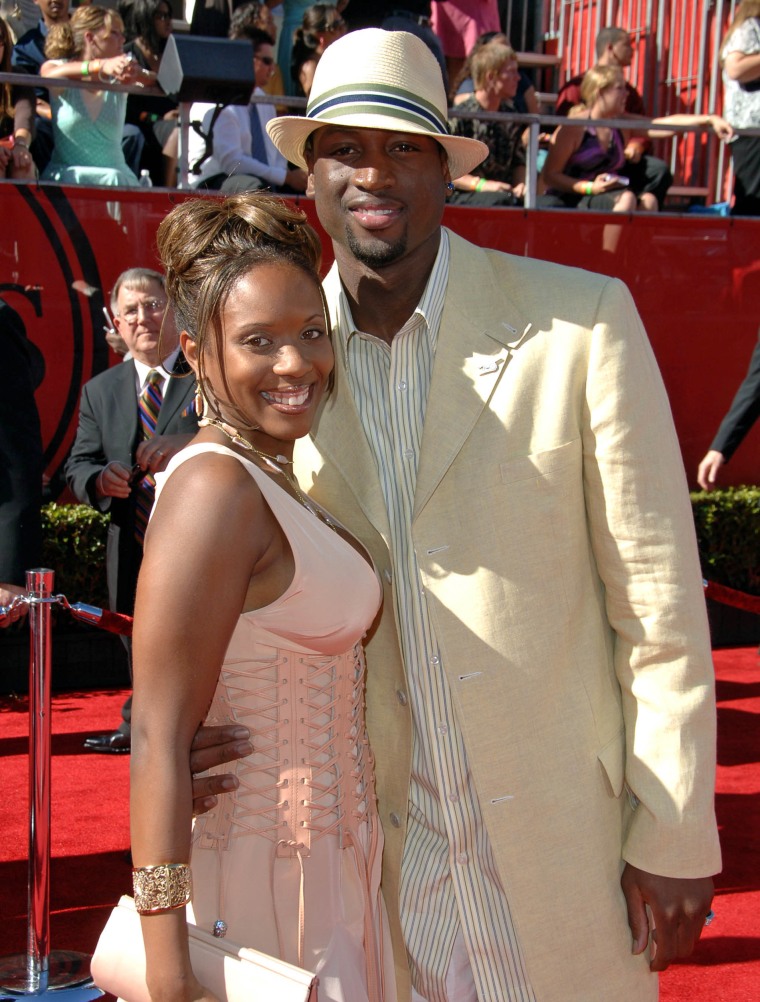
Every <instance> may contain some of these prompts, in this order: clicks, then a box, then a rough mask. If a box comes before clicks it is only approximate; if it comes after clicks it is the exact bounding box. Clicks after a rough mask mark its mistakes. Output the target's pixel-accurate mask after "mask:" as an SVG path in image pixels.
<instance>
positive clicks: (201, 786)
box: [190, 724, 253, 814]
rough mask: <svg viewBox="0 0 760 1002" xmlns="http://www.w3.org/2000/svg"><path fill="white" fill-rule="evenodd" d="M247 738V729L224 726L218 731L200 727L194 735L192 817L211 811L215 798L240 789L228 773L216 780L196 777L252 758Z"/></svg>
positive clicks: (215, 728) (236, 725)
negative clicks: (200, 773) (220, 794)
mask: <svg viewBox="0 0 760 1002" xmlns="http://www.w3.org/2000/svg"><path fill="white" fill-rule="evenodd" d="M250 738H251V735H250V732H249V731H248V728H247V727H242V726H241V725H240V724H225V725H223V726H221V727H206V726H203V725H201V726H200V727H199V728H198V730H197V731H196V732H195V737H194V738H193V743H192V745H191V747H190V771H191V772H192V774H193V813H194V814H205V812H206V811H210V810H211V808H212V807H214V805H215V804H216V802H217V794H219V793H227V792H229V791H230V790H236V789H237V788H238V786H239V785H240V783H239V781H238V779H237V777H236V776H233V775H232V774H231V773H223V774H219V775H215V776H198V775H196V773H199V772H205V771H206V770H207V769H211V768H212V767H213V766H215V765H222V764H223V763H224V762H234V761H235V760H236V759H239V758H245V756H246V755H251V754H252V752H253V745H252V744H251V740H250Z"/></svg>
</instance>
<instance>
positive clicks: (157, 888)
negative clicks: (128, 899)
mask: <svg viewBox="0 0 760 1002" xmlns="http://www.w3.org/2000/svg"><path fill="white" fill-rule="evenodd" d="M132 887H133V890H134V895H135V908H136V909H137V911H138V912H139V913H140V915H150V914H152V913H153V912H163V911H171V910H172V909H174V908H184V906H185V905H186V904H187V903H188V901H189V900H190V895H191V892H192V887H193V881H192V874H191V872H190V867H189V866H188V864H187V863H160V864H159V865H158V866H136V867H135V868H134V870H132Z"/></svg>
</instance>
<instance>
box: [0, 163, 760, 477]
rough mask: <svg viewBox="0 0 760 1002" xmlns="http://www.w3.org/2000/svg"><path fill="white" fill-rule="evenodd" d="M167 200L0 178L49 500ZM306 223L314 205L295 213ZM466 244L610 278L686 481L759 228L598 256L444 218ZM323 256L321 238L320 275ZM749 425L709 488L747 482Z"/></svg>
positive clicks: (717, 414) (636, 232) (751, 462)
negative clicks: (655, 382) (669, 411)
mask: <svg viewBox="0 0 760 1002" xmlns="http://www.w3.org/2000/svg"><path fill="white" fill-rule="evenodd" d="M184 197H187V196H186V195H185V194H183V193H180V192H174V193H170V192H166V191H151V190H147V191H146V190H142V189H135V190H130V191H123V190H118V189H92V188H87V189H85V188H82V189H78V188H60V187H58V186H53V185H41V186H39V187H37V186H34V185H23V184H19V185H16V184H13V183H10V182H0V219H1V220H2V234H3V236H2V241H1V242H0V294H1V295H2V296H3V297H4V298H5V299H6V300H7V302H8V303H9V304H10V305H11V306H13V307H14V308H15V309H16V310H17V311H18V312H19V313H20V314H21V316H22V317H23V319H24V322H25V324H26V328H27V331H28V334H29V337H30V338H31V340H32V341H34V342H35V343H36V344H37V346H38V347H39V348H40V349H41V350H42V352H43V355H44V357H45V363H46V373H45V378H44V380H43V382H42V385H41V386H40V388H39V390H38V392H37V402H38V406H39V410H40V415H41V419H42V429H43V438H44V444H45V458H46V470H47V475H48V476H49V477H50V478H51V480H52V492H53V493H54V494H55V493H57V492H58V490H59V489H60V473H61V468H62V464H63V462H64V460H65V457H66V453H67V451H68V449H69V448H70V446H71V443H72V441H73V438H74V434H75V432H76V422H77V406H78V397H79V391H80V388H81V386H82V384H83V383H84V382H85V381H86V380H87V379H89V378H91V377H92V376H93V375H95V374H96V373H98V372H100V371H102V370H103V369H104V368H105V367H107V366H108V365H111V364H116V363H117V362H118V358H117V356H115V355H113V354H112V353H111V352H110V351H109V350H108V348H107V346H106V343H105V340H104V338H103V325H104V317H103V314H102V307H103V305H104V304H107V303H108V300H109V297H110V290H111V286H112V284H113V282H114V280H115V278H116V277H117V275H118V274H119V273H120V272H121V271H123V270H124V269H125V268H128V267H133V266H136V265H139V266H145V267H154V268H157V267H158V261H157V258H156V251H155V232H156V228H157V226H158V223H159V222H160V220H161V219H162V218H163V216H164V215H165V214H166V213H167V212H168V211H169V210H170V208H171V207H172V205H174V204H176V202H177V201H179V200H181V199H182V198H184ZM300 204H301V205H302V206H303V208H304V209H305V210H306V212H307V213H308V214H309V216H310V218H311V219H312V221H313V222H314V223H315V225H318V222H317V219H316V213H315V211H314V205H313V203H312V202H310V201H308V200H306V199H303V200H301V203H300ZM445 221H446V223H447V225H449V226H450V227H451V228H452V229H454V230H456V231H457V232H458V233H461V234H462V235H463V236H465V237H467V238H468V239H470V240H472V241H473V242H475V243H478V244H481V245H482V246H486V247H494V248H498V249H499V250H504V251H508V252H510V253H513V254H518V255H525V256H531V257H537V258H543V259H545V260H549V261H556V262H559V263H561V264H572V265H577V266H579V267H582V268H588V269H590V270H593V271H600V272H603V273H605V274H609V275H615V276H618V277H619V278H621V279H623V281H625V282H626V284H627V285H628V286H629V288H630V289H631V292H632V294H633V297H634V299H635V301H636V304H637V306H638V308H639V311H640V313H641V315H642V317H643V319H644V323H645V326H646V328H647V330H648V332H649V336H650V338H651V341H652V345H653V347H654V351H655V354H656V356H657V359H658V361H659V364H660V367H661V369H662V373H663V377H664V379H665V384H666V386H667V389H668V393H669V395H670V400H671V405H672V408H673V415H674V418H675V423H676V428H677V431H678V435H679V439H680V442H681V448H682V452H683V456H684V462H685V464H686V470H687V474H688V477H689V482H690V483H691V484H692V485H694V484H695V473H696V466H697V463H698V462H699V459H700V458H701V457H702V455H703V454H704V452H705V451H706V450H707V448H708V446H709V444H710V442H711V440H712V437H713V434H714V432H715V430H716V429H717V426H718V423H719V422H720V419H721V418H722V416H723V414H724V413H725V411H726V410H727V408H728V405H729V403H730V402H731V399H732V397H733V394H734V392H735V390H736V388H737V387H738V385H739V383H740V382H741V380H742V378H743V377H744V373H745V372H746V368H747V364H748V362H749V357H750V354H751V352H752V349H753V347H754V343H755V339H756V338H757V336H758V326H759V325H760V222H758V221H755V220H752V219H727V218H720V217H710V216H697V215H684V216H676V215H668V214H665V215H654V214H653V215H650V214H647V213H641V214H639V215H637V216H633V217H623V218H622V219H620V217H616V224H619V225H620V226H621V235H620V240H619V243H618V248H617V252H616V253H615V254H614V255H611V254H608V253H605V252H604V251H602V249H601V247H602V232H603V229H604V227H605V226H609V225H610V216H605V215H602V214H598V213H581V212H572V211H551V212H549V211H545V212H540V211H533V212H527V211H523V210H520V209H480V210H477V209H464V208H450V209H447V212H446V219H445ZM331 259H332V253H331V250H330V247H329V242H327V241H325V266H326V267H327V266H328V265H329V263H330V261H331ZM759 461H760V427H758V428H756V429H753V431H752V432H751V433H750V435H749V436H748V439H747V441H746V442H745V443H744V445H743V446H742V447H741V449H740V450H739V452H738V453H737V454H736V456H735V457H734V459H733V460H732V462H731V463H730V464H729V465H728V466H727V467H726V468H725V471H724V475H723V477H722V480H721V484H722V485H728V484H730V483H756V482H760V478H758V476H757V471H758V468H759V466H758V464H759Z"/></svg>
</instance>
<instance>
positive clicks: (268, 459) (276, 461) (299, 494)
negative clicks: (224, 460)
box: [198, 418, 338, 532]
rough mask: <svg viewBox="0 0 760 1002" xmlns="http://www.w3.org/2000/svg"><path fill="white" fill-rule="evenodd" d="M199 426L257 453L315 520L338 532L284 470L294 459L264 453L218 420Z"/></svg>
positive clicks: (293, 475)
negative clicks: (283, 479) (283, 480)
mask: <svg viewBox="0 0 760 1002" xmlns="http://www.w3.org/2000/svg"><path fill="white" fill-rule="evenodd" d="M198 426H199V427H201V428H208V427H211V428H217V429H218V430H219V431H220V432H221V433H222V434H223V435H226V436H227V438H228V439H229V440H230V441H231V442H232V443H233V445H238V446H240V448H241V449H245V450H246V452H253V453H255V454H256V455H257V456H258V457H259V458H260V459H261V460H263V462H264V466H265V467H266V469H267V470H269V471H270V472H271V473H277V474H278V475H279V476H282V477H284V478H285V479H286V480H287V482H288V483H289V484H290V486H291V487H292V488H293V492H294V493H295V495H296V500H297V501H298V502H299V503H300V504H301V505H303V507H304V508H305V509H306V510H307V511H309V512H311V514H312V515H314V517H315V518H318V519H319V520H320V522H324V523H325V525H327V526H329V527H330V528H331V529H333V530H334V531H335V532H337V531H338V523H337V522H335V521H333V519H332V518H331V517H330V516H329V515H328V513H327V512H326V511H325V510H324V508H322V507H321V506H320V505H318V504H317V503H316V502H315V501H312V500H311V498H310V497H309V496H308V495H306V494H304V492H303V491H302V490H301V488H300V487H299V486H298V481H297V480H296V477H295V474H294V473H293V472H292V471H290V470H286V469H285V468H284V467H285V466H286V465H292V463H293V460H292V459H288V457H287V456H283V455H282V454H281V453H278V454H277V455H276V456H270V455H269V453H268V452H262V451H261V449H257V448H256V446H255V445H254V444H253V442H251V440H250V439H248V438H246V437H245V436H244V435H243V434H241V432H239V431H238V430H237V428H233V426H232V425H231V424H227V423H226V422H225V421H221V420H219V419H218V418H202V419H201V420H200V421H199V422H198Z"/></svg>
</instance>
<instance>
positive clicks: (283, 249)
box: [156, 192, 329, 416]
mask: <svg viewBox="0 0 760 1002" xmlns="http://www.w3.org/2000/svg"><path fill="white" fill-rule="evenodd" d="M156 240H157V244H158V253H159V256H160V258H161V262H162V264H163V267H164V273H165V275H166V291H167V294H168V296H169V300H170V303H171V306H172V307H173V309H174V316H175V321H176V324H177V329H178V330H180V331H183V330H184V331H187V333H188V335H189V336H190V337H191V338H192V340H193V341H194V342H195V344H196V345H197V348H198V368H199V371H198V384H199V386H200V388H201V392H202V393H203V396H204V398H205V400H206V404H207V405H208V406H209V407H210V408H211V410H212V411H214V412H215V413H216V414H217V416H218V408H217V406H216V402H215V398H214V396H213V394H210V393H209V391H208V387H207V385H206V383H205V379H204V366H203V358H204V353H205V351H206V349H207V345H208V340H209V338H212V339H213V343H214V352H215V355H216V358H217V359H218V360H219V366H220V369H221V373H222V379H223V382H224V388H225V391H226V394H227V397H228V399H229V398H230V390H229V386H228V384H227V377H226V373H225V370H224V337H223V330H222V325H221V323H220V317H221V314H222V312H223V310H224V308H225V305H226V303H227V299H228V297H229V296H230V294H231V293H232V292H233V290H234V288H235V285H236V284H237V282H238V281H239V279H241V278H242V277H243V276H244V275H245V274H246V273H247V272H248V271H250V269H251V268H253V267H254V266H255V265H257V264H265V263H271V262H284V263H289V264H292V265H295V266H296V267H297V268H300V269H301V271H303V272H304V273H305V275H307V276H308V278H309V279H310V280H311V281H313V282H315V283H316V285H317V288H318V289H319V291H320V295H321V296H322V302H323V305H324V295H323V294H322V285H321V283H320V279H319V266H320V263H321V256H322V250H321V246H320V242H319V237H318V236H317V233H316V231H315V230H314V229H313V227H312V226H310V225H309V223H308V222H307V219H306V213H305V212H302V211H301V210H300V209H295V208H292V207H291V206H289V205H287V204H286V203H285V202H283V201H282V200H281V199H279V198H274V197H272V196H271V195H262V194H259V193H256V192H241V193H240V194H237V195H230V196H229V197H227V198H225V199H224V200H223V201H221V202H218V201H215V200H214V201H212V200H210V199H205V198H203V199H200V198H199V199H191V200H189V201H187V202H183V203H182V204H181V205H178V206H176V207H175V208H174V209H172V211H171V212H170V213H169V215H168V216H166V218H165V219H164V220H163V221H162V223H161V225H160V226H159V228H158V233H157V236H156ZM325 317H327V311H326V310H325ZM328 329H329V328H328Z"/></svg>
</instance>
